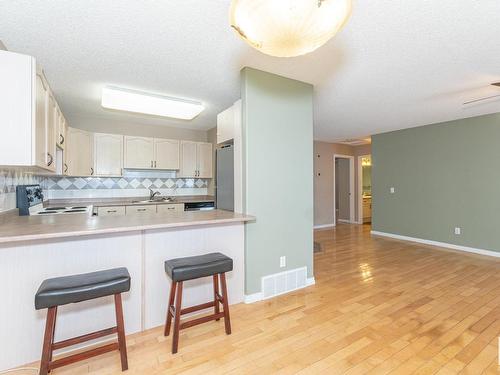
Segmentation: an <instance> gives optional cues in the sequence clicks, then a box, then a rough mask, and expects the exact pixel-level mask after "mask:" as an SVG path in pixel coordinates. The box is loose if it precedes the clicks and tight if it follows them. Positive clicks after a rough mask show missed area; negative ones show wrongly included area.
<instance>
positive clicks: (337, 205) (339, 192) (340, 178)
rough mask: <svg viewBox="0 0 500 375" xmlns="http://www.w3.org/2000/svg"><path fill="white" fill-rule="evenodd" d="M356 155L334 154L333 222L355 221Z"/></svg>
mask: <svg viewBox="0 0 500 375" xmlns="http://www.w3.org/2000/svg"><path fill="white" fill-rule="evenodd" d="M354 212H355V211H354V156H350V155H333V222H334V223H335V225H337V223H354V222H355V220H354Z"/></svg>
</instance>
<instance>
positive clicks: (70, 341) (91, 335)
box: [52, 327, 118, 350]
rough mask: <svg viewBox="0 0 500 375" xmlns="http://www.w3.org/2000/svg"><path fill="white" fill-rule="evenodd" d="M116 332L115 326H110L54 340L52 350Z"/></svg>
mask: <svg viewBox="0 0 500 375" xmlns="http://www.w3.org/2000/svg"><path fill="white" fill-rule="evenodd" d="M117 332H118V328H117V327H111V328H107V329H103V330H100V331H96V332H92V333H87V334H86V335H82V336H78V337H73V338H71V339H68V340H64V341H59V342H55V343H54V344H52V350H58V349H61V348H65V347H67V346H73V345H76V344H80V343H82V342H85V341H90V340H94V339H98V338H100V337H104V336H109V335H112V334H114V333H117Z"/></svg>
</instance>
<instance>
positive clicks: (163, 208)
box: [156, 203, 184, 214]
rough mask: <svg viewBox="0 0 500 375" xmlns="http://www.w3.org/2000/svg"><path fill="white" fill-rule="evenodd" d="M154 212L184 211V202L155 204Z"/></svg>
mask: <svg viewBox="0 0 500 375" xmlns="http://www.w3.org/2000/svg"><path fill="white" fill-rule="evenodd" d="M156 212H158V213H159V214H164V213H176V212H184V203H174V204H159V205H158V206H156Z"/></svg>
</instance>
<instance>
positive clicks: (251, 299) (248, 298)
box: [243, 276, 316, 304]
mask: <svg viewBox="0 0 500 375" xmlns="http://www.w3.org/2000/svg"><path fill="white" fill-rule="evenodd" d="M314 284H316V280H315V279H314V276H313V277H308V278H307V279H306V285H305V286H303V287H300V288H297V289H294V290H290V291H287V292H286V293H283V294H287V293H291V292H295V291H296V290H299V289H304V288H307V287H309V286H312V285H314ZM283 294H278V295H276V296H273V297H271V298H267V299H272V298H275V297H278V296H282V295H283ZM263 300H264V294H263V293H262V292H258V293H253V294H246V295H245V298H244V300H243V302H244V303H245V304H250V303H255V302H259V301H263Z"/></svg>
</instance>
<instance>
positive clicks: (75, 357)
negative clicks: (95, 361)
mask: <svg viewBox="0 0 500 375" xmlns="http://www.w3.org/2000/svg"><path fill="white" fill-rule="evenodd" d="M114 350H118V343H117V342H114V343H111V344H108V345H103V346H99V347H97V348H95V349H91V350H87V351H85V352H81V353H77V354H72V355H69V356H67V357H64V358H61V359H57V360H55V361H52V362H50V363H49V370H53V369H56V368H58V367H62V366H66V365H69V364H71V363H74V362H77V361H82V360H84V359H88V358H92V357H95V356H98V355H101V354H104V353H107V352H112V351H114Z"/></svg>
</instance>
